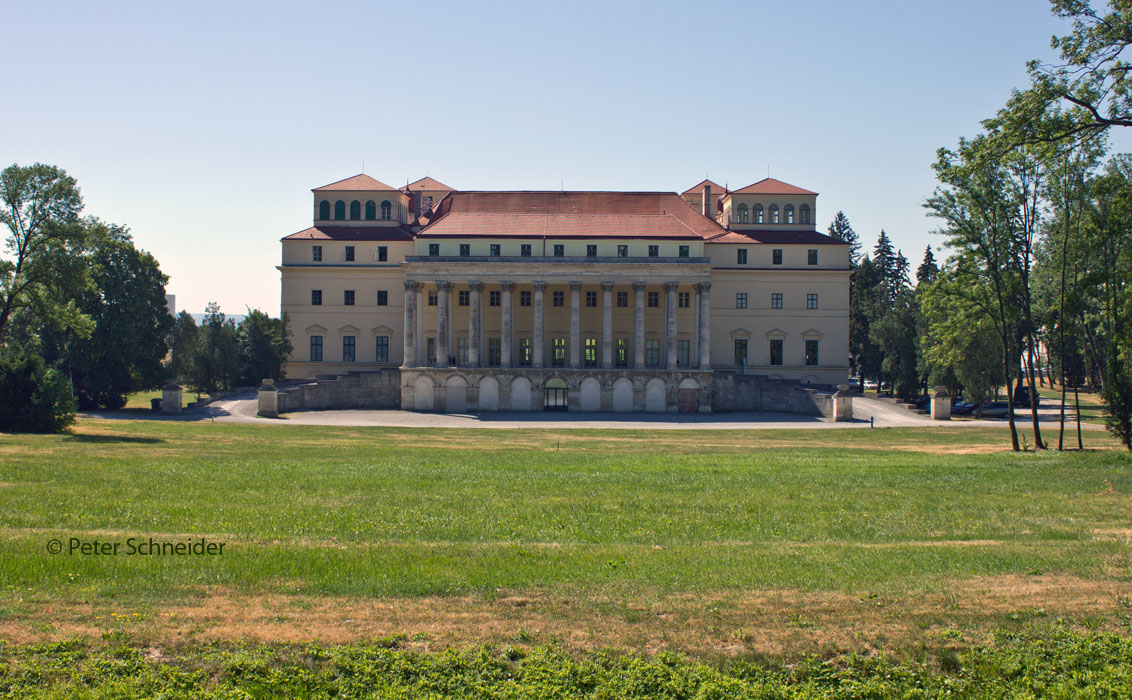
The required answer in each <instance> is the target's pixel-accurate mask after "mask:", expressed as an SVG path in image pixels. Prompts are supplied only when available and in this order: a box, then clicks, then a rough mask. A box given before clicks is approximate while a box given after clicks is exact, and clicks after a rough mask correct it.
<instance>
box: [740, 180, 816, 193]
mask: <svg viewBox="0 0 1132 700" xmlns="http://www.w3.org/2000/svg"><path fill="white" fill-rule="evenodd" d="M731 194H817V192H811V191H809V190H804V189H802V188H801V187H795V186H794V185H791V184H789V183H787V182H783V181H782V180H775V179H774V178H773V177H768V178H766V179H765V180H759V181H758V182H756V183H754V184H753V185H747V186H746V187H744V188H743V189H741V190H735V191H734V192H732V193H731Z"/></svg>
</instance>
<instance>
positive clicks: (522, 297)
mask: <svg viewBox="0 0 1132 700" xmlns="http://www.w3.org/2000/svg"><path fill="white" fill-rule="evenodd" d="M530 305H531V290H529V289H520V290H519V306H530Z"/></svg>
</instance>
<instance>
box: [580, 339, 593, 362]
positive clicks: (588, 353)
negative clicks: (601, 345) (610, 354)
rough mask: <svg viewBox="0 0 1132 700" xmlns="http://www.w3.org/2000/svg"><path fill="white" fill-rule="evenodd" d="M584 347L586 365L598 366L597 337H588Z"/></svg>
mask: <svg viewBox="0 0 1132 700" xmlns="http://www.w3.org/2000/svg"><path fill="white" fill-rule="evenodd" d="M582 349H583V351H584V353H583V355H582V357H583V358H584V363H585V366H586V367H597V338H586V339H585V342H584V343H583V344H582Z"/></svg>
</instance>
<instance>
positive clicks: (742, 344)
mask: <svg viewBox="0 0 1132 700" xmlns="http://www.w3.org/2000/svg"><path fill="white" fill-rule="evenodd" d="M735 364H736V365H738V366H740V367H745V366H746V365H747V339H746V338H736V339H735Z"/></svg>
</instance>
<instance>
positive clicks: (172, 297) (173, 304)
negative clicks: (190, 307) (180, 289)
mask: <svg viewBox="0 0 1132 700" xmlns="http://www.w3.org/2000/svg"><path fill="white" fill-rule="evenodd" d="M165 308H167V309H169V315H170V316H176V315H177V295H176V294H166V295H165Z"/></svg>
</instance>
